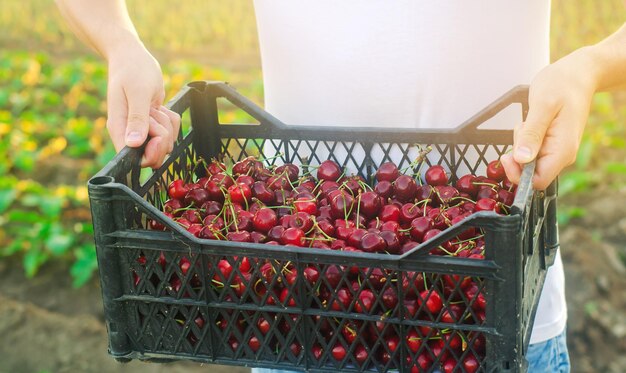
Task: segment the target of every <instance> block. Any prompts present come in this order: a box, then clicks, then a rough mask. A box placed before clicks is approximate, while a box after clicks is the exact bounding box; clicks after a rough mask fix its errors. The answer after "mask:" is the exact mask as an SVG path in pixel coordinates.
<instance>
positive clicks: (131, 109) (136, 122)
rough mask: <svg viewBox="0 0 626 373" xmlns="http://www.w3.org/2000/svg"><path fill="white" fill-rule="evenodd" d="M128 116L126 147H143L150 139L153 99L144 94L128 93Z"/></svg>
mask: <svg viewBox="0 0 626 373" xmlns="http://www.w3.org/2000/svg"><path fill="white" fill-rule="evenodd" d="M126 99H127V100H128V115H127V116H126V145H127V146H130V147H133V148H134V147H138V146H141V145H142V144H143V143H144V142H145V141H146V138H147V137H148V130H149V127H150V125H149V120H148V118H149V117H150V105H151V102H152V97H150V96H149V95H146V94H144V93H143V92H140V93H134V92H126Z"/></svg>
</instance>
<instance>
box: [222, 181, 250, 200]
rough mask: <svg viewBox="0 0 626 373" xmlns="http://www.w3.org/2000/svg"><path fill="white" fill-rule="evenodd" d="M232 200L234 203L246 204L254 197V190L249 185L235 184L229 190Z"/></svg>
mask: <svg viewBox="0 0 626 373" xmlns="http://www.w3.org/2000/svg"><path fill="white" fill-rule="evenodd" d="M228 195H229V196H230V200H231V201H232V202H234V203H239V204H246V203H248V202H249V201H250V198H251V197H252V189H250V187H249V186H248V185H247V184H244V183H238V184H233V185H231V186H230V187H229V188H228Z"/></svg>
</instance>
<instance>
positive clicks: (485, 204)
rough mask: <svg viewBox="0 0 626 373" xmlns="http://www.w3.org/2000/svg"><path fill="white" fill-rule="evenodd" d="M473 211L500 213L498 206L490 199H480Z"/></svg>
mask: <svg viewBox="0 0 626 373" xmlns="http://www.w3.org/2000/svg"><path fill="white" fill-rule="evenodd" d="M475 211H495V212H497V213H500V205H498V202H496V200H494V199H491V198H481V199H479V200H478V201H476V206H475Z"/></svg>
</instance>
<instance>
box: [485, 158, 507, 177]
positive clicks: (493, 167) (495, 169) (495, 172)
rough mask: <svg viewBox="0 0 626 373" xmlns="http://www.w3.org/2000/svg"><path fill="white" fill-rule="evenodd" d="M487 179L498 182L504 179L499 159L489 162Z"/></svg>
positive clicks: (502, 167)
mask: <svg viewBox="0 0 626 373" xmlns="http://www.w3.org/2000/svg"><path fill="white" fill-rule="evenodd" d="M487 177H488V178H490V179H493V180H495V181H498V182H500V181H502V180H504V179H505V178H506V173H505V172H504V166H502V163H500V160H499V159H498V160H495V161H491V162H489V164H488V165H487Z"/></svg>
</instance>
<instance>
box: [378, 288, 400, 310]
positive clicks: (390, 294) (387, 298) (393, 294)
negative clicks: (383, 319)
mask: <svg viewBox="0 0 626 373" xmlns="http://www.w3.org/2000/svg"><path fill="white" fill-rule="evenodd" d="M381 297H382V302H383V305H384V306H385V308H386V309H387V310H393V309H394V308H396V306H397V305H398V294H397V291H396V289H395V288H392V287H388V288H387V289H385V291H383V294H382V296H381Z"/></svg>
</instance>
